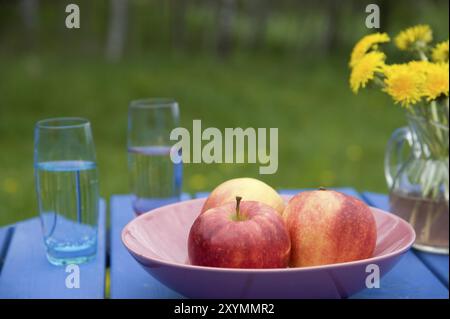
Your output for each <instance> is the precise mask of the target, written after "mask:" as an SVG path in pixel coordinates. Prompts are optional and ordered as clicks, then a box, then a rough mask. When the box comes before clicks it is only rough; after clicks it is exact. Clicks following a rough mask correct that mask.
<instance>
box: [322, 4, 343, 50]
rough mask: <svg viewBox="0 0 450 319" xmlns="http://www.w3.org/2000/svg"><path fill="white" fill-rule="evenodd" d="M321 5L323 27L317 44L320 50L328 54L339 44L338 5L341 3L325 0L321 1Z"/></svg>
mask: <svg viewBox="0 0 450 319" xmlns="http://www.w3.org/2000/svg"><path fill="white" fill-rule="evenodd" d="M321 5H322V8H323V11H324V13H325V28H324V32H323V34H322V41H321V42H320V44H319V46H320V49H321V52H323V53H324V54H325V55H329V54H330V53H331V52H332V51H333V50H335V49H336V48H338V46H339V41H340V39H339V23H340V15H339V6H342V5H343V3H342V2H340V1H336V0H327V1H324V2H321Z"/></svg>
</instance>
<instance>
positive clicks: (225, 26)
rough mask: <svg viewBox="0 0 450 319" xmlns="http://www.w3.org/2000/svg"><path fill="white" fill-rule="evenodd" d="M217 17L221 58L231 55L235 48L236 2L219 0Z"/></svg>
mask: <svg viewBox="0 0 450 319" xmlns="http://www.w3.org/2000/svg"><path fill="white" fill-rule="evenodd" d="M217 5H218V11H217V14H218V17H217V23H218V26H217V53H218V55H219V57H221V58H226V57H228V56H229V55H230V53H231V50H232V46H233V39H232V37H233V22H234V21H233V20H234V15H235V6H236V1H235V0H218V1H217Z"/></svg>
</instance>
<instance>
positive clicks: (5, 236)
mask: <svg viewBox="0 0 450 319" xmlns="http://www.w3.org/2000/svg"><path fill="white" fill-rule="evenodd" d="M13 233H14V226H7V227H3V228H0V276H1V273H2V269H3V265H4V263H5V260H6V255H7V253H8V248H9V244H10V243H11V238H12V235H13Z"/></svg>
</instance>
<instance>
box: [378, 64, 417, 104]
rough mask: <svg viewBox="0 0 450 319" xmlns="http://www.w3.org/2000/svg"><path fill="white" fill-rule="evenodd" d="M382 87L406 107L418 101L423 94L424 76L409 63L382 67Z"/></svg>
mask: <svg viewBox="0 0 450 319" xmlns="http://www.w3.org/2000/svg"><path fill="white" fill-rule="evenodd" d="M384 75H385V76H386V77H385V79H384V83H385V85H386V87H385V88H384V89H383V91H385V92H386V93H388V94H389V95H390V96H391V97H392V98H393V99H394V101H395V103H400V104H401V105H402V106H404V107H407V106H410V105H413V104H416V103H417V102H419V101H420V100H421V98H422V96H423V93H422V86H423V83H424V80H425V76H424V74H423V73H422V72H418V71H417V69H416V67H415V66H413V65H411V64H396V65H390V66H386V67H385V68H384Z"/></svg>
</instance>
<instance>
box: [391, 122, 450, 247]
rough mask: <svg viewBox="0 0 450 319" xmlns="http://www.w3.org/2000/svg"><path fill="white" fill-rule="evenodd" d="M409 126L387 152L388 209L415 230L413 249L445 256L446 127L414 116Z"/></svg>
mask: <svg viewBox="0 0 450 319" xmlns="http://www.w3.org/2000/svg"><path fill="white" fill-rule="evenodd" d="M408 124H409V125H408V126H407V127H402V128H399V129H397V130H396V131H395V132H394V133H393V134H392V136H391V138H390V140H389V142H388V145H387V149H386V154H385V175H386V181H387V184H388V186H389V189H390V194H389V200H390V209H391V212H393V213H395V214H397V215H398V216H400V217H401V218H403V219H405V220H406V221H408V222H409V223H410V224H411V225H412V226H413V227H414V229H415V231H416V235H417V238H416V242H415V244H414V247H415V248H416V249H419V250H423V251H428V252H434V253H442V254H448V252H449V249H448V240H449V223H448V222H449V202H448V201H449V151H448V150H449V143H448V142H449V135H448V134H449V132H448V125H444V124H441V123H436V122H433V121H430V120H428V119H426V118H425V117H421V116H415V115H408Z"/></svg>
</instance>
